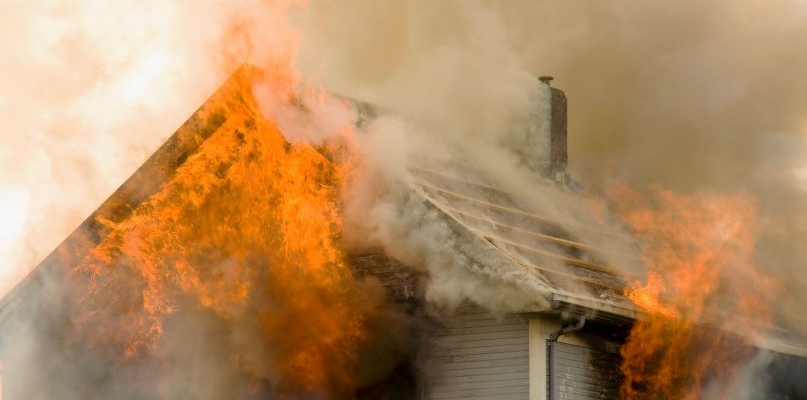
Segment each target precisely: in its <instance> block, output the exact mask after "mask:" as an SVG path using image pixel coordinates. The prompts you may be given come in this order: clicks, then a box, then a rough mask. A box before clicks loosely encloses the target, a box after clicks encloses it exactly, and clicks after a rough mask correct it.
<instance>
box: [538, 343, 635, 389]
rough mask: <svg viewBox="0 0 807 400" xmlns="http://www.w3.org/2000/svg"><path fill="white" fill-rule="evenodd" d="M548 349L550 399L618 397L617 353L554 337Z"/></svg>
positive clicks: (619, 379)
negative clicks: (557, 339)
mask: <svg viewBox="0 0 807 400" xmlns="http://www.w3.org/2000/svg"><path fill="white" fill-rule="evenodd" d="M547 351H548V353H549V354H548V355H549V358H548V360H547V365H548V366H549V370H550V374H549V386H548V391H549V398H550V399H552V400H567V399H575V400H578V399H579V400H618V399H619V385H620V382H621V381H622V377H621V374H620V373H619V354H616V353H609V352H607V351H601V350H594V349H591V348H588V347H585V346H577V345H573V344H566V343H562V342H557V341H556V342H550V343H549V344H548V349H547Z"/></svg>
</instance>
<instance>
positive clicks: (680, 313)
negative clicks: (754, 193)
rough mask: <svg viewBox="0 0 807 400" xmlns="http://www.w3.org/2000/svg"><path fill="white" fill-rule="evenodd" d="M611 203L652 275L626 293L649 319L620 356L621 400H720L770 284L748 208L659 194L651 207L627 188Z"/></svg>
mask: <svg viewBox="0 0 807 400" xmlns="http://www.w3.org/2000/svg"><path fill="white" fill-rule="evenodd" d="M612 194H613V196H612V197H613V198H615V199H616V200H617V202H616V203H617V205H618V208H619V211H620V212H621V214H622V215H623V217H624V219H625V221H626V222H627V223H628V224H629V225H630V226H631V227H632V228H633V229H634V230H635V232H636V233H637V235H638V236H639V237H640V238H641V240H642V242H641V243H642V244H641V250H642V255H643V258H644V261H645V263H646V264H647V265H648V268H649V272H648V277H647V282H646V283H645V284H641V283H638V282H637V283H636V284H635V285H633V287H631V288H629V289H628V290H627V291H626V294H627V296H628V297H629V298H630V299H631V300H632V301H634V303H635V304H636V305H637V306H639V307H640V308H641V309H642V310H644V311H645V312H646V316H645V317H644V318H642V319H640V320H639V321H637V322H636V324H635V325H634V327H633V329H632V331H631V333H630V336H629V339H628V341H627V342H626V343H625V345H624V346H623V348H622V351H621V353H622V357H623V362H622V371H623V372H624V374H625V382H624V384H623V386H622V390H621V394H622V398H624V399H639V398H663V399H695V398H700V397H701V396H702V395H703V391H704V387H705V385H707V383H708V384H710V390H713V391H716V392H717V394H716V396H717V398H725V396H728V393H729V390H730V386H731V380H732V379H733V376H732V367H733V366H736V364H737V363H739V362H742V361H744V360H746V359H747V357H748V356H749V355H750V354H751V347H750V345H751V341H752V340H753V337H754V335H755V334H756V333H758V329H759V326H761V325H764V324H765V321H767V318H768V317H767V316H768V313H767V308H766V306H765V304H766V295H765V292H766V290H768V289H769V288H770V285H771V282H770V280H769V279H767V278H765V277H764V276H762V275H761V274H760V273H759V272H758V271H757V269H756V268H755V267H754V265H753V262H752V259H753V252H754V234H753V227H754V221H755V205H754V202H753V201H752V200H751V199H749V198H747V197H745V196H714V197H706V196H680V195H677V194H675V193H673V192H671V191H668V190H663V189H660V188H655V189H654V190H653V196H652V199H653V203H654V204H652V205H648V204H647V203H644V202H643V201H642V200H641V197H640V196H639V195H638V194H637V193H636V192H634V191H632V190H630V189H628V188H626V187H624V186H620V187H618V188H616V189H615V190H613V192H612ZM728 331H733V332H734V333H727V332H728Z"/></svg>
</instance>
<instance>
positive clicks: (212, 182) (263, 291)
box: [72, 69, 374, 398]
mask: <svg viewBox="0 0 807 400" xmlns="http://www.w3.org/2000/svg"><path fill="white" fill-rule="evenodd" d="M292 76H293V74H288V73H287V71H285V72H284V71H283V70H282V69H280V70H278V71H274V72H270V73H269V75H267V76H263V77H262V78H263V79H264V80H266V81H269V82H272V84H271V85H270V87H272V88H275V89H277V88H278V87H281V86H283V85H280V86H279V85H278V84H279V82H281V81H285V80H286V79H291V77H292ZM252 78H254V75H251V76H249V79H246V78H245V79H241V80H239V81H238V84H237V85H234V86H232V87H231V88H230V90H232V91H234V93H229V94H222V95H220V96H218V100H217V99H215V98H214V99H213V100H212V101H224V102H226V104H224V105H223V107H224V109H225V110H226V114H227V115H226V121H225V122H224V123H223V124H222V125H221V126H220V127H218V129H217V130H216V132H215V133H213V134H212V135H211V136H210V137H209V138H208V139H207V140H205V141H204V143H203V144H202V145H201V148H200V149H199V151H198V152H197V153H196V154H194V155H193V156H191V157H190V158H189V159H188V160H187V161H186V162H185V163H184V164H183V165H182V166H181V167H179V169H177V170H176V171H175V173H174V174H173V176H172V177H171V178H170V180H169V181H168V182H166V183H165V184H164V185H163V187H162V188H161V190H160V191H159V192H158V193H156V194H155V195H153V196H152V197H151V198H149V200H148V201H146V202H145V203H144V204H142V205H140V206H139V207H138V208H137V209H136V210H134V212H133V214H132V216H131V217H129V218H128V219H127V220H125V221H124V222H122V223H120V224H117V225H115V226H114V227H113V230H112V233H111V234H109V235H108V236H107V237H106V238H105V239H104V240H103V242H102V243H101V244H100V245H99V246H98V247H97V248H96V249H94V251H93V252H92V254H91V256H89V257H88V258H87V259H85V260H84V261H83V262H82V263H81V264H80V265H79V267H78V268H77V269H76V270H75V271H74V273H73V274H72V279H73V280H74V281H75V283H76V284H77V286H78V287H79V288H80V289H79V292H80V293H82V294H81V296H80V303H79V306H78V307H77V309H78V310H80V312H79V313H78V317H77V325H76V328H77V329H76V332H77V336H78V340H80V341H81V342H82V343H85V344H86V345H88V346H90V347H91V348H95V349H97V350H101V351H109V352H112V353H113V354H119V355H120V356H121V360H122V362H137V361H138V360H139V359H140V358H143V357H160V349H161V340H162V337H163V334H164V333H165V330H166V328H165V319H166V318H167V317H170V316H172V315H173V314H174V313H178V312H180V311H181V312H187V309H202V310H206V311H207V312H209V313H212V314H213V315H214V316H215V318H217V319H218V320H220V321H221V322H222V324H221V326H223V327H224V328H222V329H228V330H231V331H247V332H249V334H250V335H252V336H254V337H256V338H258V339H257V341H256V342H255V343H250V344H248V346H245V347H242V348H240V349H241V351H242V353H238V354H234V355H233V357H236V358H237V359H238V360H240V361H239V362H238V363H237V364H238V366H239V367H238V368H239V369H240V370H241V371H240V372H239V373H240V374H243V375H245V376H247V377H248V380H249V384H250V385H252V386H253V387H257V388H258V389H255V390H262V391H265V392H270V393H275V394H282V393H299V392H304V393H327V394H328V396H329V397H331V398H339V397H341V396H343V395H345V393H349V392H350V390H351V389H352V388H353V385H354V382H353V374H354V372H355V370H356V368H357V365H356V355H355V352H356V348H357V346H358V344H359V342H360V341H361V339H362V338H363V336H364V335H365V333H364V329H363V324H364V321H365V319H366V316H367V314H368V313H369V312H371V310H372V309H373V307H374V299H373V298H369V297H368V296H369V295H368V294H367V292H365V291H363V290H361V288H360V287H359V286H358V285H357V284H356V283H355V281H354V280H353V278H352V276H351V272H350V270H349V269H348V267H347V266H346V264H345V260H344V255H343V253H342V251H341V250H340V228H341V219H340V211H339V207H340V206H339V204H340V192H341V188H342V186H343V185H344V182H345V180H346V179H347V176H346V175H347V173H348V171H346V168H347V166H348V165H350V164H345V163H343V162H342V161H341V160H343V159H350V158H349V157H347V158H346V157H345V151H346V150H345V149H346V148H349V147H348V146H346V145H345V143H349V142H346V141H345V140H343V139H340V138H339V137H337V138H331V139H330V140H329V141H327V142H326V143H325V144H323V145H319V146H313V145H309V144H305V143H295V144H291V143H289V142H288V141H287V140H285V138H284V136H283V134H282V132H281V131H280V130H279V129H278V126H277V125H276V124H275V123H274V122H272V121H270V120H268V119H267V118H264V116H263V115H262V113H261V111H260V109H259V107H258V103H257V102H256V100H255V98H254V97H253V95H252V93H253V92H252V86H253V85H254V83H255V80H254V79H252ZM293 86H294V83H293V82H289V84H288V85H286V86H285V87H287V88H291V87H293ZM276 95H277V97H278V99H277V101H279V102H285V103H287V104H289V105H290V107H292V106H295V107H299V108H300V109H301V110H302V109H303V105H301V104H297V103H295V101H296V100H295V98H294V96H293V95H290V92H289V91H279V92H278V93H276ZM295 104H296V105H295ZM300 112H304V111H300ZM349 134H350V132H349V127H345V130H343V131H342V138H344V137H345V136H347V135H349ZM370 297H371V296H370ZM166 362H167V361H166Z"/></svg>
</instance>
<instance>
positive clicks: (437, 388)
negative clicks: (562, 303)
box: [423, 308, 529, 400]
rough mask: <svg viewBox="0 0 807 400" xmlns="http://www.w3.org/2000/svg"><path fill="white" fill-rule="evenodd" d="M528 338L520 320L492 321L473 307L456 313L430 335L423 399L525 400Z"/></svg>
mask: <svg viewBox="0 0 807 400" xmlns="http://www.w3.org/2000/svg"><path fill="white" fill-rule="evenodd" d="M528 333H529V328H528V323H527V320H526V319H524V318H522V317H521V316H518V315H507V316H505V317H504V318H503V319H496V318H494V317H492V316H491V315H490V314H488V313H487V312H485V311H483V310H480V309H478V308H471V309H464V310H460V313H459V314H458V315H455V316H453V317H452V318H449V319H447V320H445V321H442V326H441V327H439V328H438V329H437V331H436V332H435V334H434V336H433V341H432V346H431V349H430V351H429V361H428V364H427V368H426V371H425V375H426V376H425V387H424V388H423V389H424V393H423V397H424V398H426V399H460V398H461V399H502V400H508V399H513V400H526V399H527V398H528V397H529V340H528V336H529V335H528Z"/></svg>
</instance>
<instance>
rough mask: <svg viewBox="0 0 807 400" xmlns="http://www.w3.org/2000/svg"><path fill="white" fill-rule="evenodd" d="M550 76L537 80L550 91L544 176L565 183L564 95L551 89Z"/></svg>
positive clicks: (567, 157) (566, 159)
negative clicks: (546, 158)
mask: <svg viewBox="0 0 807 400" xmlns="http://www.w3.org/2000/svg"><path fill="white" fill-rule="evenodd" d="M552 79H554V78H552V77H551V76H541V77H539V78H538V80H540V81H541V84H543V85H546V88H547V89H549V90H550V107H549V115H548V118H549V129H548V133H549V138H548V139H549V143H548V144H549V146H548V150H549V151H548V153H549V154H547V157H548V161H549V162H548V163H547V164H545V165H546V170H545V172H544V173H545V174H546V175H547V176H549V177H550V178H552V179H555V180H557V181H559V182H565V181H566V179H567V177H566V164H567V163H568V159H569V156H568V153H567V150H566V131H567V122H566V108H567V102H566V94H565V93H563V91H562V90H559V89H555V88H553V87H551V85H550V83H551V81H552Z"/></svg>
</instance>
